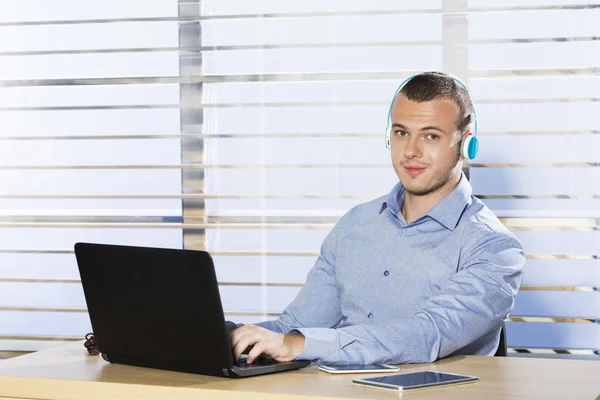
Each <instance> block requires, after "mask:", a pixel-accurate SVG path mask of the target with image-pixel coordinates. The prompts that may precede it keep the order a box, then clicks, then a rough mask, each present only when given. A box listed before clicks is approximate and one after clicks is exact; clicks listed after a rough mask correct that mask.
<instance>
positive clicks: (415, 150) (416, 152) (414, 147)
mask: <svg viewBox="0 0 600 400" xmlns="http://www.w3.org/2000/svg"><path fill="white" fill-rule="evenodd" d="M418 140H419V139H418V138H417V137H416V136H412V137H410V138H409V139H408V140H407V141H406V147H405V148H404V157H406V158H409V159H410V158H415V157H416V158H420V157H421V155H422V153H421V149H420V146H419V141H418Z"/></svg>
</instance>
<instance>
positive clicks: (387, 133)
mask: <svg viewBox="0 0 600 400" xmlns="http://www.w3.org/2000/svg"><path fill="white" fill-rule="evenodd" d="M390 135H391V129H390V127H389V126H388V127H387V128H386V129H385V148H386V149H389V148H390V147H392V143H391V137H390Z"/></svg>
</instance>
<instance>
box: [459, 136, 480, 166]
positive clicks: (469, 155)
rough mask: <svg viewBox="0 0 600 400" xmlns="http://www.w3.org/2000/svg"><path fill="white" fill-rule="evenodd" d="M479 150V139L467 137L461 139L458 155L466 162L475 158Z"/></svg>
mask: <svg viewBox="0 0 600 400" xmlns="http://www.w3.org/2000/svg"><path fill="white" fill-rule="evenodd" d="M478 150H479V139H477V137H476V136H473V135H469V136H467V137H465V138H463V141H462V143H461V145H460V155H461V156H463V158H466V159H467V160H472V159H474V158H475V157H476V156H477V152H478Z"/></svg>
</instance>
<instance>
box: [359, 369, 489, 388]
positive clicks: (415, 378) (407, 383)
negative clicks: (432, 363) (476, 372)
mask: <svg viewBox="0 0 600 400" xmlns="http://www.w3.org/2000/svg"><path fill="white" fill-rule="evenodd" d="M478 380H479V378H478V377H476V376H470V375H458V374H450V373H447V372H437V371H421V372H411V373H407V374H396V375H386V376H377V377H373V378H363V379H354V380H352V383H354V384H356V385H361V386H369V387H375V388H378V389H387V390H394V391H398V392H399V391H407V390H415V389H425V388H431V387H436V386H447V385H458V384H461V383H469V382H476V381H478Z"/></svg>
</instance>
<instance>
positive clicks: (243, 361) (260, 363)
mask: <svg viewBox="0 0 600 400" xmlns="http://www.w3.org/2000/svg"><path fill="white" fill-rule="evenodd" d="M275 364H278V362H277V361H275V360H267V359H263V358H257V359H256V360H254V362H253V363H252V364H249V363H248V361H247V360H246V359H245V358H243V359H241V360H240V361H238V362H237V363H236V364H235V366H236V367H240V368H259V367H267V366H269V365H275Z"/></svg>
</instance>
